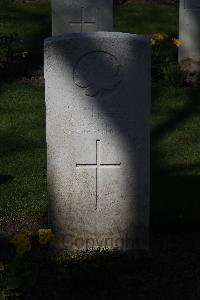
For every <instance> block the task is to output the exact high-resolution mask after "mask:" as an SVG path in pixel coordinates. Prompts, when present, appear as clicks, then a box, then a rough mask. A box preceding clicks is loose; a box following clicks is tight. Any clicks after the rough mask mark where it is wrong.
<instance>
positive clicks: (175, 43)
mask: <svg viewBox="0 0 200 300" xmlns="http://www.w3.org/2000/svg"><path fill="white" fill-rule="evenodd" d="M172 43H173V44H174V45H175V46H177V47H180V46H181V41H180V40H179V39H176V38H173V39H172Z"/></svg>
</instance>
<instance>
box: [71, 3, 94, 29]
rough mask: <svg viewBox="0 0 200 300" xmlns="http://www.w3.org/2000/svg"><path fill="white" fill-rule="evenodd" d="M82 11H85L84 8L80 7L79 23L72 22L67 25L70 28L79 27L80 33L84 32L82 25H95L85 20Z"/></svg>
mask: <svg viewBox="0 0 200 300" xmlns="http://www.w3.org/2000/svg"><path fill="white" fill-rule="evenodd" d="M84 10H85V7H81V19H80V21H74V22H70V23H69V24H70V25H71V26H73V25H80V32H83V31H84V25H93V24H96V22H92V21H87V20H86V18H85V15H84Z"/></svg>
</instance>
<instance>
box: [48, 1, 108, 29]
mask: <svg viewBox="0 0 200 300" xmlns="http://www.w3.org/2000/svg"><path fill="white" fill-rule="evenodd" d="M51 3H52V34H53V35H62V34H65V33H67V32H93V31H112V29H113V0H76V1H75V0H51Z"/></svg>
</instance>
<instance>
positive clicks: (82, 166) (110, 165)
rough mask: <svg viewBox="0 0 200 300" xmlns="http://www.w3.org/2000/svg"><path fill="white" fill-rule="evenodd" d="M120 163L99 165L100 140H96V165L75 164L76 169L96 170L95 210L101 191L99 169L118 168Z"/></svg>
mask: <svg viewBox="0 0 200 300" xmlns="http://www.w3.org/2000/svg"><path fill="white" fill-rule="evenodd" d="M120 166H121V163H116V164H103V163H101V149H100V140H96V163H95V164H78V163H76V167H77V168H92V169H95V170H96V182H95V185H96V205H95V209H97V205H98V199H99V192H100V189H101V181H100V178H101V169H102V168H120Z"/></svg>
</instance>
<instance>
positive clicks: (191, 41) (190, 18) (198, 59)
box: [179, 0, 200, 71]
mask: <svg viewBox="0 0 200 300" xmlns="http://www.w3.org/2000/svg"><path fill="white" fill-rule="evenodd" d="M179 20H180V22H179V31H180V33H179V38H180V40H181V42H182V44H181V46H180V48H179V62H180V63H184V65H185V67H186V68H188V69H190V70H199V71H200V0H180V18H179Z"/></svg>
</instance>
